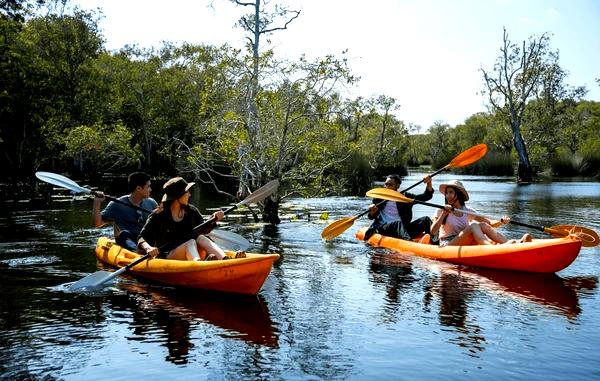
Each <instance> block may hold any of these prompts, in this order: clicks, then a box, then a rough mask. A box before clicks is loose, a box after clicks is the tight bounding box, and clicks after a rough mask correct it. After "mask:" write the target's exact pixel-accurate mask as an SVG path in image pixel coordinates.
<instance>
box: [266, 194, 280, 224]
mask: <svg viewBox="0 0 600 381" xmlns="http://www.w3.org/2000/svg"><path fill="white" fill-rule="evenodd" d="M273 198H275V199H273ZM280 202H281V198H280V197H279V196H271V197H267V198H266V199H265V208H264V210H263V222H266V223H269V224H273V225H278V224H279V223H280V222H281V219H279V203H280Z"/></svg>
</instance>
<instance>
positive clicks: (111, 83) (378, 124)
mask: <svg viewBox="0 0 600 381" xmlns="http://www.w3.org/2000/svg"><path fill="white" fill-rule="evenodd" d="M32 3H33V2H32ZM24 4H28V3H27V2H25V1H15V2H3V3H2V9H1V14H0V53H1V54H0V57H1V58H0V78H1V80H0V120H1V121H2V122H1V125H0V152H1V153H2V158H3V161H4V165H3V166H2V167H1V169H0V171H1V174H2V176H3V178H4V179H6V180H7V181H8V182H12V181H22V180H27V179H30V178H32V176H33V174H34V172H35V171H36V170H49V171H56V172H73V171H78V172H81V173H82V174H86V173H87V175H88V176H91V175H92V174H93V173H102V172H107V171H110V172H115V173H127V172H129V171H131V170H133V169H137V168H140V169H143V170H146V171H148V172H149V173H152V174H154V175H162V176H171V175H173V174H175V173H182V172H190V173H193V175H194V176H195V177H196V178H197V179H200V180H201V181H205V182H207V183H212V184H216V188H217V189H218V191H220V192H224V193H229V194H234V193H236V192H240V189H239V187H240V186H245V187H252V186H254V187H255V186H257V185H261V184H263V183H265V182H266V181H268V180H269V179H271V178H279V179H280V180H282V181H283V182H284V184H286V189H288V190H293V191H294V192H296V193H299V194H302V195H312V194H326V193H332V192H340V191H341V190H349V191H351V192H353V193H362V192H364V190H365V189H366V188H367V187H368V186H369V183H370V181H372V180H373V179H374V177H375V176H382V175H384V174H386V173H388V172H392V171H394V172H398V173H403V172H405V170H406V166H407V165H432V166H434V167H440V166H443V165H445V164H447V163H448V162H449V161H450V160H451V159H452V157H453V156H455V155H456V154H457V153H458V152H461V151H462V150H464V149H466V148H468V147H470V146H473V145H475V144H478V143H482V142H485V143H487V144H488V146H489V148H490V150H491V152H490V154H489V155H488V156H487V157H486V158H485V159H484V160H482V161H481V162H480V163H477V165H475V166H472V167H469V168H466V169H465V170H466V171H471V172H473V171H475V172H476V173H493V174H515V173H516V167H517V164H518V162H519V159H518V156H517V153H516V152H515V150H514V148H513V139H514V137H513V133H512V131H511V123H513V124H514V121H511V120H510V118H507V114H506V112H504V110H500V109H499V110H493V111H492V112H490V113H478V114H475V115H472V116H471V117H469V118H468V119H467V120H466V121H465V122H464V123H463V124H461V125H458V126H449V125H447V124H444V123H443V122H438V123H436V124H434V125H433V126H425V127H427V129H426V130H425V132H423V131H422V130H423V127H424V126H414V125H406V124H405V123H404V122H403V121H402V120H400V119H399V118H398V116H397V115H399V114H401V105H400V104H398V103H397V101H396V100H395V99H394V98H391V97H388V96H385V95H380V96H374V97H372V98H369V99H365V98H363V97H357V98H355V99H349V98H344V88H347V87H348V86H352V85H353V84H354V83H355V82H356V81H357V80H358V78H356V77H355V76H354V75H353V74H352V72H351V68H350V67H348V65H347V62H346V60H345V58H344V57H343V56H341V57H334V56H327V57H325V58H322V59H318V60H315V61H309V60H306V59H305V58H304V57H301V58H299V59H298V60H297V61H295V62H285V61H280V60H277V58H276V55H275V52H273V51H267V52H264V53H261V54H260V55H259V56H255V55H253V54H252V49H249V52H244V51H239V50H236V49H233V48H231V47H229V46H220V47H217V46H196V45H188V44H182V45H178V46H176V45H172V44H164V45H163V46H161V47H160V48H159V49H149V50H148V49H138V48H136V47H124V48H123V49H122V50H120V51H118V52H108V51H106V50H105V49H104V46H103V37H102V35H101V34H100V32H99V29H98V24H97V17H98V16H97V15H96V14H94V13H89V12H83V11H79V10H76V11H74V12H71V13H69V14H65V13H60V12H50V13H44V15H35V14H33V13H29V9H30V8H29V7H26V6H23V5H24ZM295 17H297V15H296V16H295ZM283 33H285V32H283ZM547 43H549V41H547ZM553 57H554V56H553ZM554 58H555V59H554V60H551V61H549V62H550V63H552V65H546V66H545V71H544V72H543V77H542V78H543V79H544V81H542V82H540V83H541V84H542V85H543V86H540V87H537V88H536V92H535V94H533V95H534V96H532V97H530V98H528V99H527V103H526V106H527V107H526V108H524V112H523V114H522V115H521V119H520V120H519V122H520V132H521V134H522V137H523V140H524V143H525V145H526V147H527V151H528V154H529V159H530V161H531V167H532V168H533V171H534V174H535V175H539V174H544V173H546V174H548V175H554V176H575V175H582V176H589V177H598V176H599V168H600V103H599V102H592V101H586V100H584V99H583V96H584V95H585V89H581V88H578V89H570V88H568V87H567V86H566V85H565V84H564V78H565V76H566V72H565V71H564V70H563V69H561V68H560V66H558V58H557V56H556V57H554ZM490 59H492V57H490ZM257 76H258V78H257ZM250 88H252V89H253V90H252V91H249V89H250ZM250 97H251V98H252V99H250ZM249 180H250V181H249ZM242 190H243V189H242ZM247 190H248V189H246V191H247ZM242 193H243V192H242Z"/></svg>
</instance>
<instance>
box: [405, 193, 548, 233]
mask: <svg viewBox="0 0 600 381" xmlns="http://www.w3.org/2000/svg"><path fill="white" fill-rule="evenodd" d="M413 203H415V204H421V205H426V206H432V207H434V208H438V209H446V208H445V207H444V206H442V205H437V204H430V203H428V202H425V201H418V200H413ZM452 210H455V209H454V208H452ZM459 212H460V210H459ZM509 223H510V224H513V225H517V226H523V227H525V228H530V229H534V230H539V231H541V232H545V231H546V228H545V227H543V226H536V225H530V224H526V223H524V222H518V221H513V220H510V221H509Z"/></svg>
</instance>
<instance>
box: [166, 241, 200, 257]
mask: <svg viewBox="0 0 600 381" xmlns="http://www.w3.org/2000/svg"><path fill="white" fill-rule="evenodd" d="M167 258H168V259H177V260H180V261H186V260H187V261H199V260H201V259H200V253H199V252H198V247H197V246H196V241H195V240H193V239H190V240H188V241H186V242H184V243H182V244H181V245H179V246H177V247H176V248H175V249H173V250H171V251H170V252H169V255H168V256H167Z"/></svg>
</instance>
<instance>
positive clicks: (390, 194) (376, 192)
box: [367, 188, 414, 203]
mask: <svg viewBox="0 0 600 381" xmlns="http://www.w3.org/2000/svg"><path fill="white" fill-rule="evenodd" d="M367 197H371V198H380V199H382V200H389V201H396V202H405V203H411V202H413V201H414V200H413V199H412V198H408V197H406V196H405V195H403V194H402V193H400V192H396V191H395V190H393V189H387V188H374V189H371V190H370V191H368V192H367Z"/></svg>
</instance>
